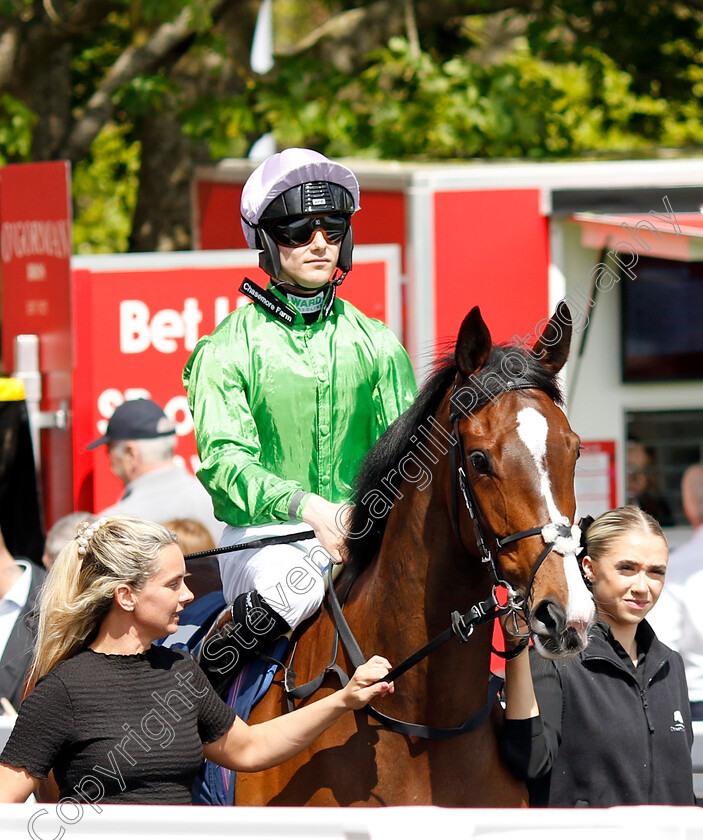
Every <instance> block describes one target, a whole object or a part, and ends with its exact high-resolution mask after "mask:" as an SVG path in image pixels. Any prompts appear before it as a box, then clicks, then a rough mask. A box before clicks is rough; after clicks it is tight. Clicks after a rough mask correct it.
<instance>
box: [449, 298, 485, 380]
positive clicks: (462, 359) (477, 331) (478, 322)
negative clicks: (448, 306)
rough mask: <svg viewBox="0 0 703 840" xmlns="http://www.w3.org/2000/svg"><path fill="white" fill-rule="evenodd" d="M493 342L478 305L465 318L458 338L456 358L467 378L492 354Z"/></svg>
mask: <svg viewBox="0 0 703 840" xmlns="http://www.w3.org/2000/svg"><path fill="white" fill-rule="evenodd" d="M492 347H493V342H492V341H491V334H490V332H489V331H488V327H487V326H486V323H485V321H484V320H483V318H482V317H481V310H480V309H479V308H478V306H474V308H473V309H472V310H471V312H469V314H468V315H467V316H466V318H464V321H463V322H462V325H461V328H460V330H459V336H458V338H457V340H456V351H455V359H456V366H457V368H458V369H459V372H460V373H461V374H462V376H463V377H464V378H466V379H468V378H469V376H471V374H472V373H476V372H477V371H479V370H480V369H481V368H482V367H483V366H484V365H485V364H486V361H487V360H488V357H489V356H490V355H491V349H492Z"/></svg>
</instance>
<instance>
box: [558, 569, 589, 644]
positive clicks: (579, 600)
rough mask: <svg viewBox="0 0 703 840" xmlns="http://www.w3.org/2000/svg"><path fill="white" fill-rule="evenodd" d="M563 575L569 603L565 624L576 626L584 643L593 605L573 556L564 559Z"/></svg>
mask: <svg viewBox="0 0 703 840" xmlns="http://www.w3.org/2000/svg"><path fill="white" fill-rule="evenodd" d="M564 574H565V575H566V586H567V588H568V590H569V601H568V603H567V605H566V623H567V624H571V625H577V628H576V629H578V630H579V632H580V633H581V634H582V636H583V641H584V642H585V641H586V637H585V634H586V627H587V626H588V624H589V623H590V621H591V619H592V618H593V613H594V610H595V605H594V603H593V598H592V597H591V593H590V592H589V591H588V587H587V586H586V584H585V583H584V582H583V578H582V577H581V570H580V568H579V564H578V561H577V559H576V557H575V556H574V555H573V554H567V555H566V556H565V557H564Z"/></svg>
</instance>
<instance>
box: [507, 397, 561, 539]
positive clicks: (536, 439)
mask: <svg viewBox="0 0 703 840" xmlns="http://www.w3.org/2000/svg"><path fill="white" fill-rule="evenodd" d="M517 433H518V435H519V436H520V440H521V441H522V442H523V443H524V444H525V446H526V447H527V449H528V450H529V453H530V455H532V459H533V460H534V462H535V467H536V468H537V475H538V476H539V486H540V490H541V492H542V495H543V496H544V500H545V502H546V503H547V510H548V511H549V518H550V521H551V522H554V523H558V522H563V523H564V524H565V525H569V524H570V522H569V520H568V519H567V517H566V516H563V515H562V514H561V512H560V511H559V508H558V507H557V506H556V502H555V501H554V496H553V495H552V486H551V484H550V482H549V476H548V475H547V466H546V463H545V462H546V456H547V435H548V434H549V424H548V423H547V418H546V417H545V416H544V415H543V414H540V413H539V411H537V409H536V408H523V409H520V411H518V415H517Z"/></svg>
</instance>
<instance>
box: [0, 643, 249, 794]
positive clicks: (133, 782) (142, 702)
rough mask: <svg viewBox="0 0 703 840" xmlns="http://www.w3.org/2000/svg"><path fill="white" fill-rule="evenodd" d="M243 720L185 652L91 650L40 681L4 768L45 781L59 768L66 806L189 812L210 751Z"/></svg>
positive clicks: (4, 756)
mask: <svg viewBox="0 0 703 840" xmlns="http://www.w3.org/2000/svg"><path fill="white" fill-rule="evenodd" d="M235 717H236V715H235V714H234V711H233V710H232V709H230V708H229V707H228V706H226V705H225V704H224V703H223V702H222V700H220V698H219V697H218V696H217V694H215V692H214V691H213V689H212V687H211V686H210V683H209V682H208V681H207V679H206V678H205V675H204V674H203V672H202V671H201V670H200V668H199V667H198V665H197V664H196V663H195V662H194V661H193V659H192V658H191V657H190V656H188V655H187V654H184V653H183V652H181V651H178V650H172V649H169V648H164V647H151V648H149V650H147V651H146V652H144V653H139V654H134V655H130V656H120V655H107V654H104V653H97V652H95V651H93V650H90V649H86V650H83V651H81V652H80V653H78V654H77V655H76V656H74V657H72V658H71V659H68V660H66V661H64V662H61V663H59V664H58V665H57V666H56V667H55V668H53V669H52V670H51V671H50V672H49V673H48V674H46V676H44V677H42V679H40V680H39V681H38V683H37V685H36V687H35V688H34V690H33V691H32V693H31V694H30V695H29V696H28V697H27V698H26V700H25V701H24V702H23V703H22V706H21V708H20V713H19V717H18V718H17V721H16V723H15V726H14V729H13V730H12V733H11V734H10V738H9V739H8V742H7V744H6V745H5V749H4V750H3V752H2V755H0V761H2V762H3V763H5V764H9V765H11V766H12V767H18V768H20V767H22V768H25V769H26V770H27V771H28V772H29V773H30V774H31V775H32V776H35V777H37V778H40V779H44V778H46V776H47V774H48V772H49V770H51V769H53V771H54V775H55V778H56V781H57V783H58V786H59V790H60V795H61V798H63V797H67V796H68V797H73V798H77V799H78V800H79V801H80V802H86V800H93V801H99V802H105V803H110V802H122V803H127V802H133V803H155V804H169V805H177V804H184V805H185V804H190V802H191V787H192V784H193V781H194V778H195V774H196V773H197V771H198V768H199V767H200V765H201V764H202V762H203V746H202V745H203V744H204V743H205V744H209V743H211V742H213V741H216V740H217V739H218V738H221V737H222V736H223V735H224V734H225V733H226V732H227V731H228V730H229V728H230V727H231V726H232V724H233V723H234V720H235Z"/></svg>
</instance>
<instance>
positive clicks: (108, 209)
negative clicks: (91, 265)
mask: <svg viewBox="0 0 703 840" xmlns="http://www.w3.org/2000/svg"><path fill="white" fill-rule="evenodd" d="M139 151H140V149H139V144H138V143H130V142H129V141H128V139H127V130H126V128H125V127H124V126H121V127H120V126H116V125H114V124H113V123H109V124H108V125H106V126H105V128H104V129H103V130H102V131H101V132H100V134H99V135H98V136H97V137H96V139H95V141H94V143H93V146H92V148H91V157H90V160H85V161H82V162H81V163H80V164H79V165H78V166H77V167H76V169H75V171H74V173H73V196H74V220H73V239H74V247H75V251H76V253H77V254H111V253H120V252H122V251H126V250H127V245H128V240H129V234H130V231H131V229H132V215H133V213H134V207H135V205H136V200H137V189H138V186H139Z"/></svg>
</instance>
